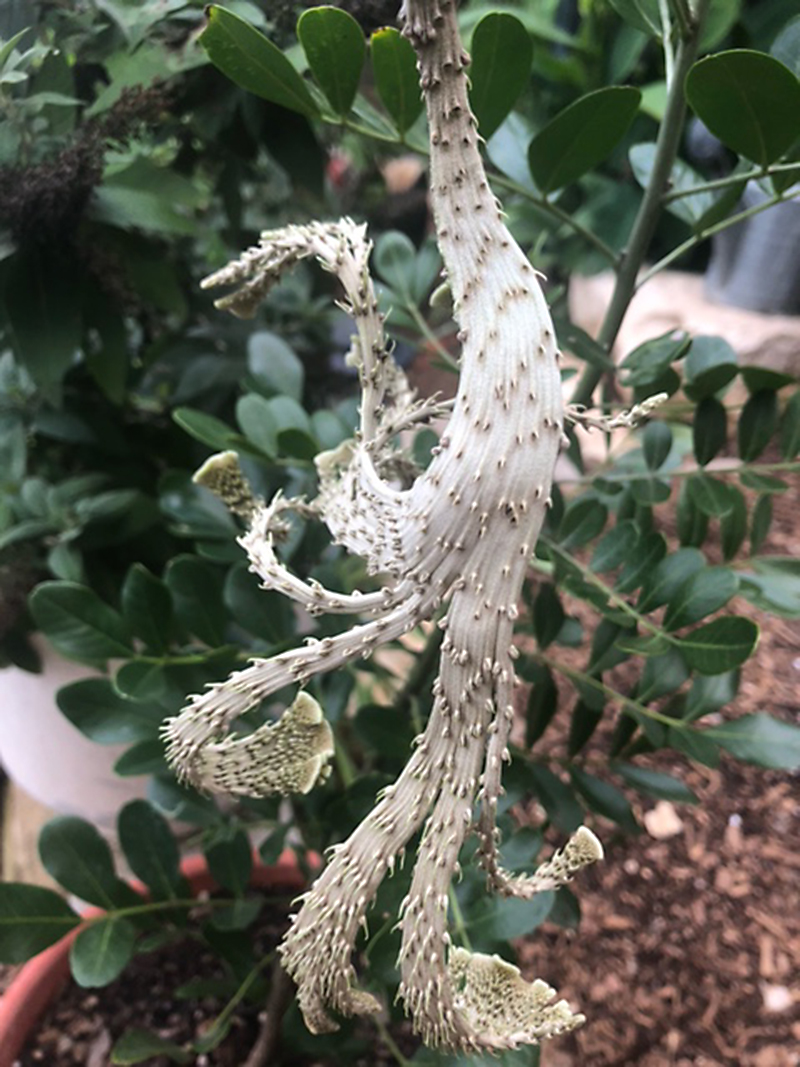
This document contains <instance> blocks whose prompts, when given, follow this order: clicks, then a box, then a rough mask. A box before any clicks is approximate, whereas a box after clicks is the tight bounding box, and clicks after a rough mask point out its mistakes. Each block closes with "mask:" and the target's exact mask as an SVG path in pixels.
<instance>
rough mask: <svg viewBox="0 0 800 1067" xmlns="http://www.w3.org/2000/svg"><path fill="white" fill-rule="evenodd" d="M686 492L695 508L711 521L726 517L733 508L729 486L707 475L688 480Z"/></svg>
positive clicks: (732, 498)
mask: <svg viewBox="0 0 800 1067" xmlns="http://www.w3.org/2000/svg"><path fill="white" fill-rule="evenodd" d="M687 492H688V494H689V496H690V497H691V499H692V502H693V503H694V504H695V506H696V507H697V508H698V509H699V510H700V511H701V512H702V513H703V514H704V515H708V516H709V517H710V518H712V519H713V518H719V516H720V515H727V513H728V512H729V511H730V510H731V509H732V508H733V507H734V496H733V492H734V491H733V489H732V488H731V486H729V485H726V484H725V482H721V481H720V480H719V479H718V478H712V477H711V476H710V475H708V474H699V475H697V476H696V477H694V478H689V479H688V481H687Z"/></svg>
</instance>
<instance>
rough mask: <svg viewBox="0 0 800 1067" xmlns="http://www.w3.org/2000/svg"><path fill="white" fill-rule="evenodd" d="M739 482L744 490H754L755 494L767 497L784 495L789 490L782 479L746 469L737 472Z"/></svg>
mask: <svg viewBox="0 0 800 1067" xmlns="http://www.w3.org/2000/svg"><path fill="white" fill-rule="evenodd" d="M739 481H740V482H741V483H742V485H743V486H744V487H745V488H746V489H755V491H756V492H757V493H764V494H766V495H769V496H771V495H772V494H773V493H785V492H786V490H787V489H788V488H789V486H788V484H787V483H786V482H785V481H784V480H783V478H776V477H774V475H772V474H761V473H760V472H759V471H751V470H747V469H746V468H745V469H743V470H740V471H739Z"/></svg>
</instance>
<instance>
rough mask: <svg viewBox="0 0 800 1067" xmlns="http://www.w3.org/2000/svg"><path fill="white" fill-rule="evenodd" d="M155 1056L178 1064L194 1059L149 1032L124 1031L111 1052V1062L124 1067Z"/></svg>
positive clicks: (192, 1056)
mask: <svg viewBox="0 0 800 1067" xmlns="http://www.w3.org/2000/svg"><path fill="white" fill-rule="evenodd" d="M155 1056H166V1057H167V1059H170V1060H172V1062H173V1063H179V1064H183V1063H191V1061H192V1060H193V1059H194V1054H193V1053H191V1052H187V1051H185V1050H184V1049H182V1048H181V1047H180V1045H176V1044H175V1042H174V1041H167V1040H166V1039H165V1038H163V1037H159V1036H158V1034H151V1033H150V1031H149V1030H126V1031H125V1033H124V1034H123V1035H122V1037H121V1038H120V1039H119V1041H117V1042H116V1043H115V1044H114V1047H113V1048H112V1050H111V1062H112V1063H115V1064H123V1065H126V1067H127V1065H129V1064H134V1063H141V1062H142V1060H149V1059H152V1058H153V1057H155Z"/></svg>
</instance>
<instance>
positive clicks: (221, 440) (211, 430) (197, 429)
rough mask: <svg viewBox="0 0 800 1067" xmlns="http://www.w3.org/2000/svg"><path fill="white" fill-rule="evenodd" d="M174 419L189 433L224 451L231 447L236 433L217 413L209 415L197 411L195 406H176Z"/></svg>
mask: <svg viewBox="0 0 800 1067" xmlns="http://www.w3.org/2000/svg"><path fill="white" fill-rule="evenodd" d="M172 418H173V420H174V421H175V422H176V423H177V424H178V426H180V428H181V429H182V430H185V431H186V432H187V433H188V434H190V435H191V436H192V437H194V438H195V440H197V441H201V442H202V443H203V444H204V445H208V446H209V448H213V449H215V450H216V451H218V452H223V451H225V449H227V448H231V447H232V444H233V439H234V437H235V434H234V432H233V430H232V429H231V428H230V426H228V424H227V423H226V422H223V421H222V419H218V418H217V417H216V416H215V415H208V414H207V413H206V412H205V411H195V410H194V408H186V407H181V408H175V410H174V411H173V412H172Z"/></svg>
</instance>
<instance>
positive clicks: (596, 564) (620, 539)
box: [590, 519, 639, 574]
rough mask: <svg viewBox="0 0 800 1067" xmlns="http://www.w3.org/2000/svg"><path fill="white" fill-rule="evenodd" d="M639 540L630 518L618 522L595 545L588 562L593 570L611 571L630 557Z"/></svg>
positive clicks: (637, 529)
mask: <svg viewBox="0 0 800 1067" xmlns="http://www.w3.org/2000/svg"><path fill="white" fill-rule="evenodd" d="M638 540H639V528H638V526H637V525H636V523H635V522H633V521H632V520H631V519H625V520H623V521H622V522H618V523H617V525H616V526H615V527H614V528H613V529H611V530H609V531H608V533H607V534H605V535H604V536H603V537H601V538H600V540H599V541H598V542H597V544H596V545H595V549H594V552H593V554H592V562H591V564H590V566H591V568H592V570H593V571H598V572H599V573H601V574H602V573H604V572H605V571H613V570H615V569H616V568H617V567H619V566H620V565H621V564H623V563H625V562H626V560H627V559H628V558H629V557H630V554H631V552H632V551H633V549H634V547H635V546H636V542H637V541H638Z"/></svg>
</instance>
